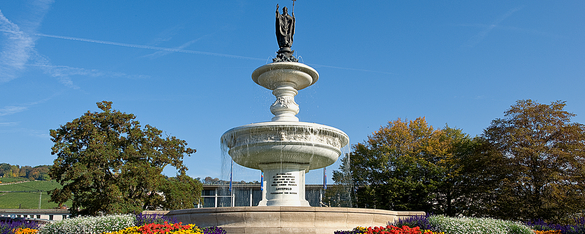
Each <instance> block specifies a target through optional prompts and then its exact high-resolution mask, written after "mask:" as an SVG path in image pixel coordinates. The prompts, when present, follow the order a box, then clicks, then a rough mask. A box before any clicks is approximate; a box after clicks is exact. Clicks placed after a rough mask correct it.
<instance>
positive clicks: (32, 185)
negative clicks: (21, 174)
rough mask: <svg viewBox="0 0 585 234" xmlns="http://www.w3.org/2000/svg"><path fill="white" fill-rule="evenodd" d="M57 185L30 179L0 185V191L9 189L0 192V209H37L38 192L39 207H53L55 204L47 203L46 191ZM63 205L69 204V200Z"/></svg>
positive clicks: (57, 184) (57, 186)
mask: <svg viewBox="0 0 585 234" xmlns="http://www.w3.org/2000/svg"><path fill="white" fill-rule="evenodd" d="M59 187H61V185H60V184H59V183H57V182H55V181H30V182H25V183H19V184H4V185H0V191H9V192H0V209H18V208H21V209H38V208H39V194H40V197H41V209H52V208H55V207H57V204H56V203H52V202H51V203H49V195H48V194H47V192H46V191H48V190H52V189H54V188H59ZM39 191H42V192H39ZM65 205H67V206H71V202H67V203H65Z"/></svg>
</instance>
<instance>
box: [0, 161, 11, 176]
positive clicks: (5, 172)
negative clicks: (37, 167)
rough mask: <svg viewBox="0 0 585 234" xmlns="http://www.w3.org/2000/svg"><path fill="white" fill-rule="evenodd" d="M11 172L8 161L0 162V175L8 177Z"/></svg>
mask: <svg viewBox="0 0 585 234" xmlns="http://www.w3.org/2000/svg"><path fill="white" fill-rule="evenodd" d="M11 174H12V170H11V167H10V164H8V163H2V164H0V176H3V177H10V175H11Z"/></svg>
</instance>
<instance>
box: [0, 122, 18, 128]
mask: <svg viewBox="0 0 585 234" xmlns="http://www.w3.org/2000/svg"><path fill="white" fill-rule="evenodd" d="M17 124H18V122H0V127H8V126H15V125H17Z"/></svg>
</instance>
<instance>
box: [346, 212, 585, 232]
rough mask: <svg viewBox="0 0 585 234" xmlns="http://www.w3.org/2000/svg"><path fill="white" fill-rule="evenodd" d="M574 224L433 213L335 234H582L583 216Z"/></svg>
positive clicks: (584, 228) (583, 229)
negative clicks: (386, 224) (382, 225)
mask: <svg viewBox="0 0 585 234" xmlns="http://www.w3.org/2000/svg"><path fill="white" fill-rule="evenodd" d="M576 223H577V224H576V225H553V224H546V223H544V222H542V221H540V222H532V223H520V222H512V221H505V220H498V219H490V218H465V217H459V218H451V217H445V216H441V215H433V216H414V217H409V218H405V219H401V220H399V221H397V222H394V223H389V225H388V226H386V227H367V228H366V227H356V228H354V229H353V230H351V231H336V232H335V234H385V233H390V234H500V233H502V234H585V219H578V220H576ZM398 227H402V228H398Z"/></svg>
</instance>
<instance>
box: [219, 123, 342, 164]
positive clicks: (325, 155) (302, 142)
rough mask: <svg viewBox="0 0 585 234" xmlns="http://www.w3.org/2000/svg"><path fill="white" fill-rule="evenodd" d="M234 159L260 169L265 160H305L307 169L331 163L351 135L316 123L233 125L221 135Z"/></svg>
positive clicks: (271, 162)
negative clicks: (234, 126) (233, 126)
mask: <svg viewBox="0 0 585 234" xmlns="http://www.w3.org/2000/svg"><path fill="white" fill-rule="evenodd" d="M221 142H222V145H224V146H226V147H228V148H229V151H228V153H229V155H230V156H231V157H232V159H233V160H234V162H236V163H237V164H239V165H242V166H244V167H249V168H254V169H261V165H262V164H274V163H294V164H306V165H309V166H308V169H307V171H308V170H313V169H318V168H323V167H326V166H329V165H331V164H333V163H335V161H337V158H338V157H339V156H340V155H341V150H340V149H341V148H342V147H344V146H345V145H347V144H348V143H349V137H348V136H347V135H346V134H345V133H344V132H342V131H341V130H339V129H337V128H333V127H329V126H325V125H321V124H316V123H305V122H262V123H254V124H248V125H244V126H240V127H236V128H232V129H230V130H228V131H227V132H225V133H224V134H223V135H222V137H221Z"/></svg>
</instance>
